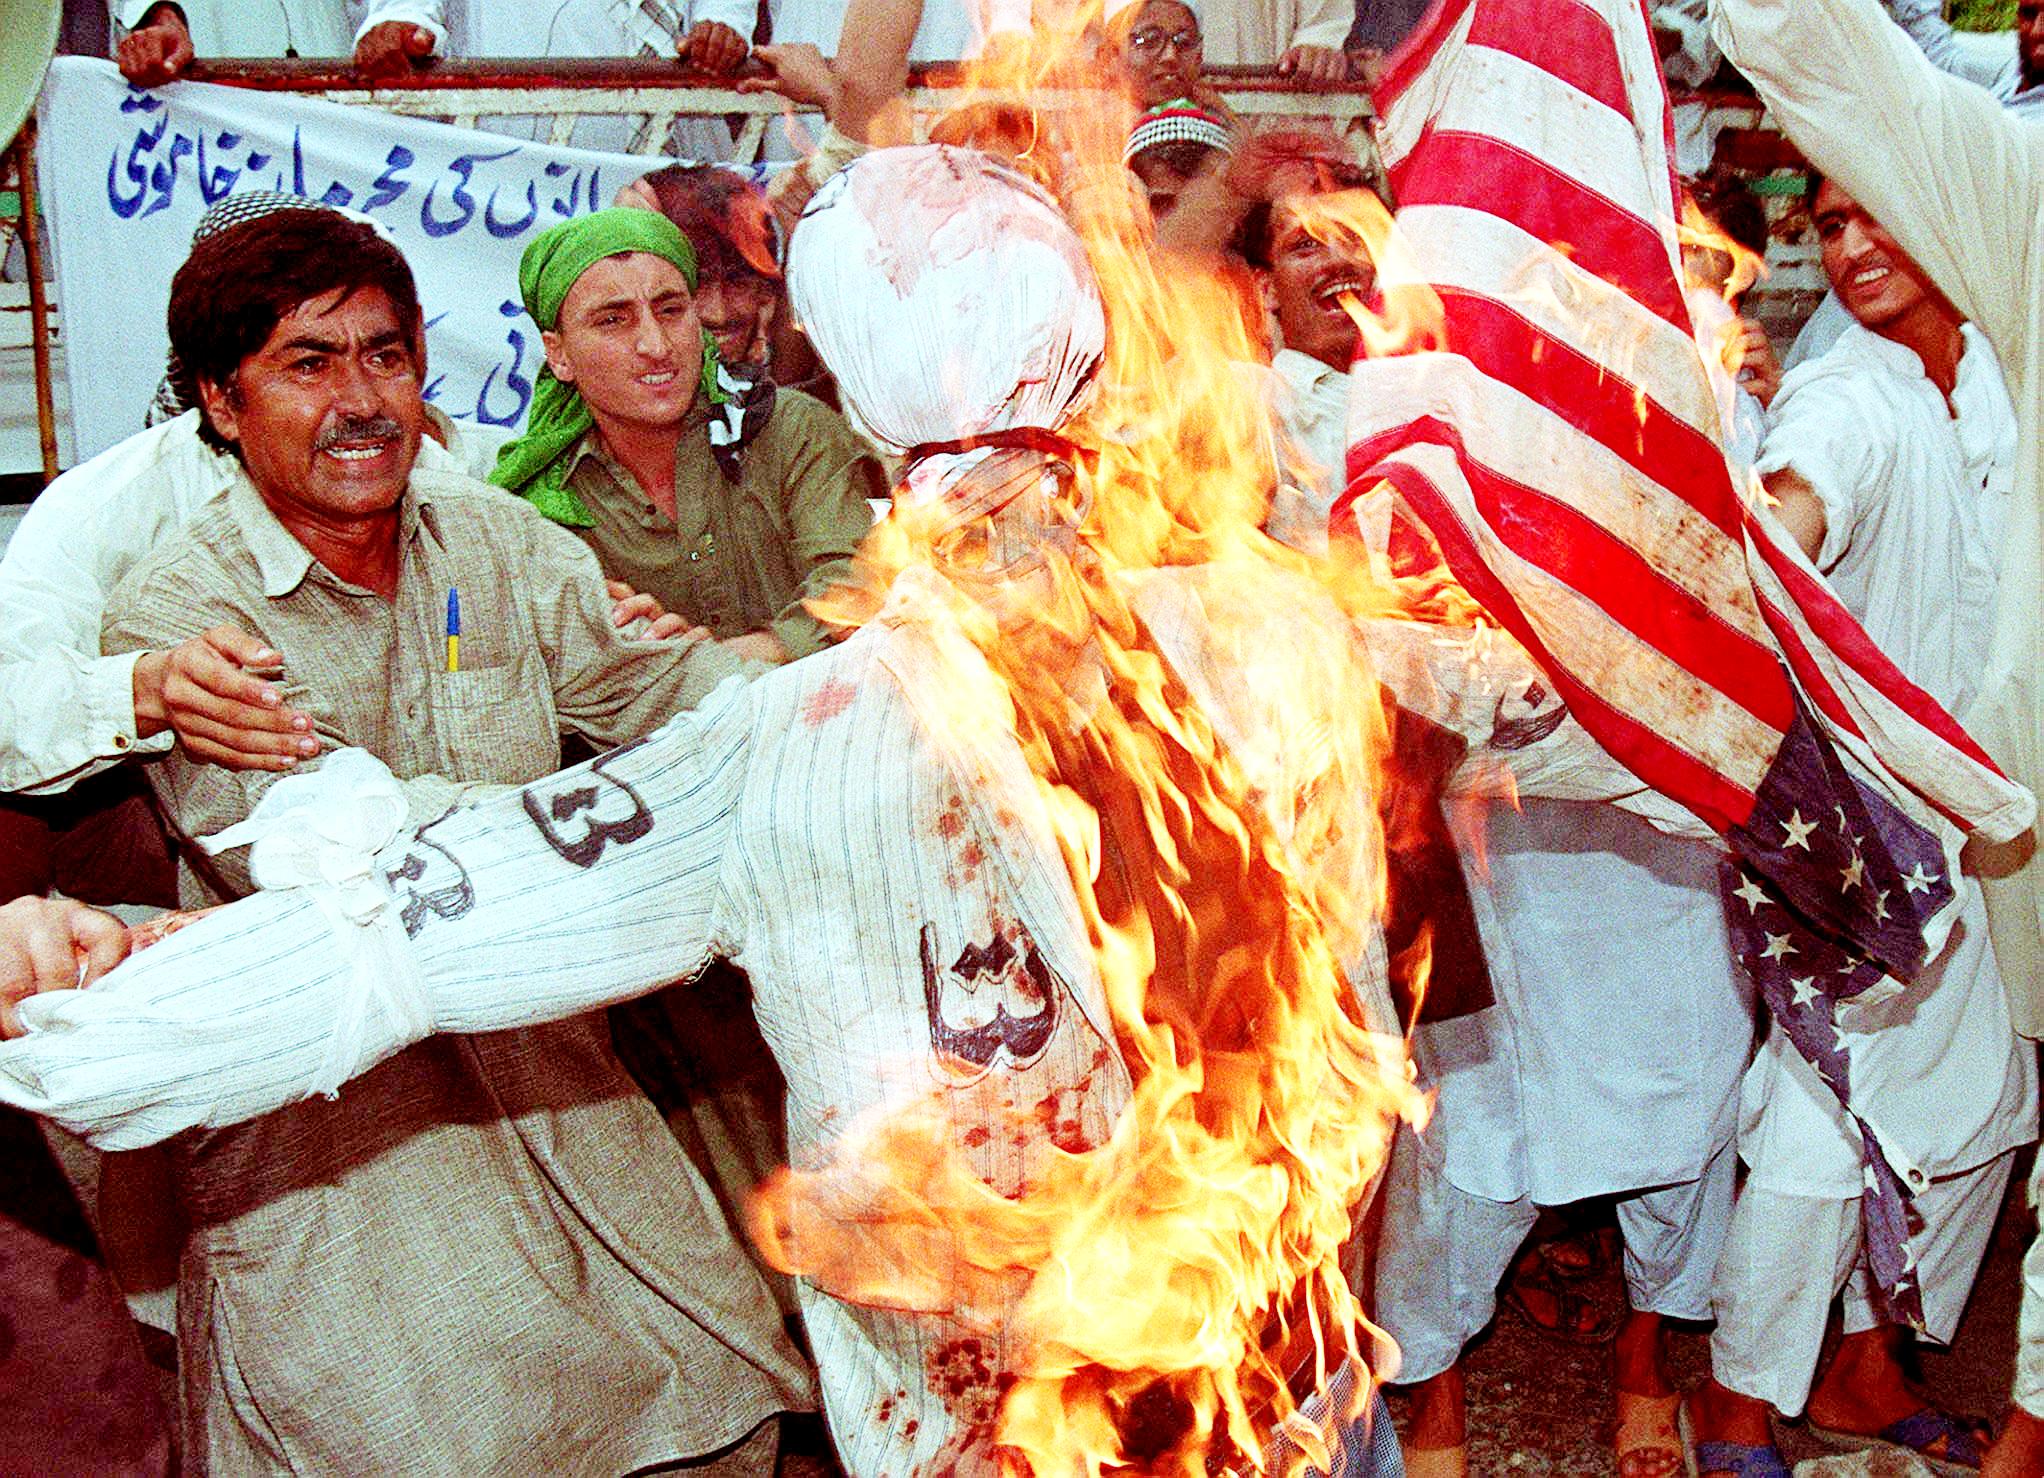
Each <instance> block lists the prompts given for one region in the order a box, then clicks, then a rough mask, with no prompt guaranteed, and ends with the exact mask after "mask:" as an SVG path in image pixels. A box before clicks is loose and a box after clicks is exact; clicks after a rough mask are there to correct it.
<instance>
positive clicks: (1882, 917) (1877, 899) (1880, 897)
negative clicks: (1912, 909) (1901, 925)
mask: <svg viewBox="0 0 2044 1478" xmlns="http://www.w3.org/2000/svg"><path fill="white" fill-rule="evenodd" d="M1874 922H1875V923H1877V924H1885V923H1887V922H1888V893H1887V890H1886V889H1885V888H1884V889H1882V890H1881V891H1880V892H1879V893H1876V894H1875V895H1874Z"/></svg>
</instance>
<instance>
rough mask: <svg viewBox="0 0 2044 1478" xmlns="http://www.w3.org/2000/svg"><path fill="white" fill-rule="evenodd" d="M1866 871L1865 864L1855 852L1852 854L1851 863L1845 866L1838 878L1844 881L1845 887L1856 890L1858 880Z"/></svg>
mask: <svg viewBox="0 0 2044 1478" xmlns="http://www.w3.org/2000/svg"><path fill="white" fill-rule="evenodd" d="M1866 871H1867V865H1866V862H1865V861H1864V860H1863V859H1862V858H1861V857H1860V855H1859V853H1857V852H1855V853H1853V854H1852V861H1850V862H1848V863H1846V864H1845V868H1844V870H1843V872H1841V873H1840V876H1841V877H1843V878H1844V879H1845V886H1846V887H1848V888H1857V887H1858V886H1859V885H1860V879H1861V878H1863V877H1865V876H1866Z"/></svg>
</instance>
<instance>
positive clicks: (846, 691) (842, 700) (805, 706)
mask: <svg viewBox="0 0 2044 1478" xmlns="http://www.w3.org/2000/svg"><path fill="white" fill-rule="evenodd" d="M858 696H859V690H858V689H857V688H855V687H853V686H852V685H851V684H850V683H848V682H845V681H844V680H843V679H841V678H835V677H833V678H829V679H827V680H825V682H824V683H823V685H822V686H821V687H819V688H818V689H817V690H816V691H815V692H813V693H811V694H810V695H809V696H808V697H807V698H806V699H804V700H803V702H802V722H803V723H804V724H805V725H806V726H808V727H809V728H812V729H817V728H821V727H822V726H823V725H825V724H827V723H829V722H830V721H831V720H832V719H834V718H836V717H837V716H838V715H839V714H841V713H843V712H844V711H845V710H846V709H847V708H850V707H851V706H852V700H853V699H854V698H856V697H858Z"/></svg>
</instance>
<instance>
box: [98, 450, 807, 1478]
mask: <svg viewBox="0 0 2044 1478" xmlns="http://www.w3.org/2000/svg"><path fill="white" fill-rule="evenodd" d="M399 537H400V539H401V540H402V544H403V554H402V560H401V566H400V572H399V578H398V589H397V592H396V596H395V598H394V599H388V600H386V599H384V598H382V597H380V596H378V595H376V594H374V593H373V592H371V591H368V590H365V589H363V588H361V587H359V586H355V585H351V584H349V583H348V582H346V581H343V580H341V579H339V578H337V577H336V576H334V575H333V574H332V573H331V572H330V571H328V570H327V569H326V568H325V567H324V566H322V565H320V564H319V563H318V562H317V561H316V560H314V559H313V558H312V557H311V555H310V554H309V553H308V552H307V551H306V550H305V549H304V547H303V546H302V545H300V544H299V543H298V542H297V540H296V539H294V538H293V537H292V536H291V535H290V534H289V533H288V532H287V531H286V530H285V529H284V527H283V526H282V525H281V524H279V523H278V522H277V521H276V519H275V518H274V517H273V516H272V515H271V514H270V512H269V510H268V509H267V508H266V507H265V506H264V504H263V502H262V500H261V498H260V496H259V495H258V494H257V492H256V490H255V488H254V487H253V486H252V485H251V484H250V483H249V482H248V480H247V479H246V478H245V477H241V476H237V477H236V479H235V482H234V485H233V486H232V487H230V488H229V489H228V491H227V493H226V494H225V495H224V496H223V497H222V498H221V499H219V500H217V501H216V502H215V503H214V504H213V505H212V506H211V507H209V508H208V509H206V510H205V511H204V512H202V513H201V514H200V515H199V516H198V517H196V518H195V519H194V520H193V521H192V522H191V524H190V525H189V526H188V527H187V529H186V530H185V532H184V533H183V534H182V535H181V536H179V537H177V538H174V539H172V540H171V541H169V542H168V543H166V544H165V545H163V546H162V547H160V548H159V549H158V550H157V551H156V552H155V553H154V554H152V555H151V556H150V557H149V558H147V559H146V560H144V561H143V562H142V564H141V565H139V566H138V567H137V568H136V570H135V571H134V572H133V573H132V574H131V575H130V576H129V578H128V579H127V580H126V581H125V582H124V583H123V584H122V586H121V587H120V588H119V589H118V590H117V591H116V592H115V594H114V597H113V599H112V601H111V602H110V604H109V606H108V615H107V625H106V640H107V645H108V649H109V650H127V649H132V648H136V647H147V646H160V645H165V644H167V643H169V642H172V641H175V640H178V639H181V638H182V637H183V636H184V635H187V634H189V633H191V632H194V631H200V630H204V629H205V628H206V627H208V626H211V625H213V624H215V623H216V622H220V621H231V622H233V623H235V624H236V625H239V626H242V627H244V628H246V629H247V630H249V631H251V632H253V633H256V634H257V635H259V636H261V637H262V638H263V639H264V640H265V641H267V642H269V643H270V644H271V645H272V646H274V647H275V648H276V649H277V650H278V651H280V652H282V653H284V655H285V661H286V663H287V668H286V672H285V683H284V686H285V690H286V697H287V699H288V701H289V702H291V703H292V704H294V705H296V706H298V707H299V708H301V709H303V710H304V711H306V712H307V713H309V714H311V715H312V716H313V718H314V721H315V724H316V726H317V728H318V731H319V733H320V734H321V736H322V737H324V738H326V739H328V740H330V741H332V742H333V743H335V744H357V745H361V746H363V747H365V748H368V749H370V750H371V751H373V752H374V753H376V754H377V755H378V756H380V757H381V758H382V759H383V760H384V761H385V762H386V763H388V764H389V765H390V766H391V767H392V768H393V770H394V771H395V772H396V773H398V774H399V775H401V776H407V777H411V778H409V779H408V780H407V781H406V782H405V783H406V788H407V791H408V795H409V798H410V800H411V803H412V812H413V815H412V821H413V822H414V823H418V824H422V832H421V835H420V837H419V841H420V842H423V843H424V844H425V845H424V846H423V847H420V848H419V855H429V856H433V857H436V858H437V857H440V856H442V855H444V854H441V853H439V852H438V850H437V849H435V848H434V847H433V842H432V835H433V833H432V829H431V826H430V823H431V822H433V821H434V820H435V819H437V818H438V816H439V815H440V813H441V812H442V811H443V810H444V809H445V808H446V806H447V804H448V803H449V802H450V801H451V800H452V799H453V798H454V797H455V796H456V795H458V794H459V793H460V792H461V790H462V789H463V787H464V786H465V785H470V784H482V783H518V782H524V781H531V780H534V779H536V778H538V777H539V776H541V775H543V774H545V773H546V772H547V771H549V770H551V769H552V768H553V767H554V765H555V762H556V757H557V754H558V749H559V741H560V735H561V733H562V731H563V730H564V729H565V730H572V731H575V732H578V733H581V734H584V735H586V736H587V737H589V738H591V739H593V740H595V741H597V742H599V743H604V744H608V743H612V742H616V741H619V740H623V739H628V738H633V737H636V736H638V735H640V734H643V733H645V732H646V731H648V730H650V729H652V728H653V727H655V726H656V725H657V724H658V723H659V722H660V721H661V720H662V719H664V718H665V717H667V716H668V715H669V714H671V713H672V712H674V711H675V710H676V709H678V708H681V707H685V706H688V705H689V704H691V703H693V702H694V701H696V700H697V699H699V698H700V697H702V696H703V695H704V694H706V693H707V692H708V690H709V688H710V687H711V686H712V685H713V684H714V683H715V682H716V681H718V680H719V679H721V678H722V677H725V676H727V675H729V674H730V673H732V672H734V671H736V670H738V668H739V666H740V664H738V663H737V662H736V661H735V660H734V659H731V658H729V657H728V656H726V655H725V654H724V653H723V652H721V651H719V650H717V649H716V648H714V647H706V646H695V647H692V646H690V645H689V644H685V643H683V644H670V643H661V642H634V641H627V640H624V639H622V638H620V637H619V636H618V635H617V634H616V632H615V631H614V630H613V628H612V626H611V623H610V603H609V601H608V599H607V598H606V597H605V595H604V592H603V586H602V582H601V578H600V577H599V575H598V573H597V570H596V565H595V561H594V559H593V558H592V557H591V556H590V555H589V553H588V552H587V551H586V550H585V549H583V547H582V546H581V545H580V544H579V543H577V542H576V540H575V539H574V538H573V537H572V536H570V535H569V534H567V533H566V532H564V531H562V530H560V529H556V528H554V527H553V526H552V525H550V524H548V523H547V522H546V521H545V520H544V519H543V518H541V517H540V516H539V515H538V514H537V513H535V512H534V511H533V510H532V509H531V508H530V507H528V506H527V505H526V504H525V503H523V502H522V501H520V500H518V499H516V498H512V497H509V496H507V495H505V494H503V493H501V492H498V491H497V490H495V489H493V488H488V487H485V486H483V485H482V484H479V483H474V482H470V481H469V480H467V479H466V478H460V477H454V476H436V475H432V474H424V473H416V474H415V475H414V477H413V481H412V486H411V490H410V492H409V493H408V495H407V497H406V500H405V503H404V506H403V513H402V525H401V529H400V535H399ZM450 587H451V588H454V589H456V590H458V591H459V592H460V595H461V608H462V631H461V647H460V667H459V670H458V671H454V672H450V671H448V670H447V661H446V631H445V622H446V606H447V592H448V590H449V588H450ZM150 774H151V779H152V781H153V782H154V783H155V785H156V789H157V794H158V797H159V799H160V800H161V801H162V802H163V804H164V807H165V809H166V810H167V812H168V813H169V815H170V819H171V821H172V822H173V824H174V826H175V827H176V828H177V830H178V831H180V832H181V833H182V834H183V835H184V836H185V837H193V836H200V835H204V834H206V833H208V832H211V831H214V830H217V829H218V828H219V827H221V826H223V825H225V824H227V823H229V822H232V821H235V820H238V819H240V818H241V817H243V816H245V815H246V814H247V812H248V811H249V809H250V808H251V807H252V806H253V805H254V803H255V800H256V798H257V796H258V795H259V794H260V792H261V791H262V790H263V789H264V788H265V786H266V785H267V784H268V783H270V778H271V777H268V776H266V775H248V774H234V773H230V772H228V771H224V770H219V769H216V768H213V767H209V766H203V765H197V764H193V763H191V762H190V761H189V760H188V759H187V758H186V757H185V755H184V754H183V753H182V752H181V751H178V752H173V753H172V754H171V755H169V756H167V757H166V758H165V759H163V760H162V761H159V762H155V763H152V764H151V766H150ZM213 866H214V872H213V874H212V876H211V877H210V878H209V879H208V881H209V882H210V883H211V885H212V886H211V887H205V886H201V885H200V880H198V879H196V878H193V879H188V880H187V881H188V882H190V883H192V884H193V886H194V889H195V891H194V897H195V898H198V897H212V896H216V895H217V893H218V892H222V891H224V892H240V891H245V890H246V887H247V881H246V876H245V872H244V870H243V867H242V866H241V860H240V857H239V854H230V855H228V856H226V857H224V858H222V859H220V860H219V862H218V863H217V864H215V865H213ZM451 868H452V864H451V863H450V869H451ZM392 881H393V884H394V885H395V886H397V887H399V888H400V889H401V890H404V891H405V892H407V893H409V895H410V897H411V898H412V899H413V901H414V903H415V904H416V906H417V907H418V909H419V913H420V917H421V918H423V917H425V916H427V915H429V914H433V913H437V912H439V911H441V910H443V909H451V908H453V907H455V906H456V902H455V898H456V895H457V894H458V893H459V891H460V888H461V886H462V883H461V882H460V881H459V880H458V879H457V878H455V877H454V876H452V875H450V876H449V877H440V876H436V875H432V874H431V870H430V869H427V870H425V871H423V872H422V873H421V875H420V876H417V877H410V876H394V877H393V879H392ZM646 927H648V928H658V927H659V925H658V924H656V923H652V922H649V923H648V924H647V926H646ZM531 965H532V968H533V969H535V970H537V971H544V970H545V969H547V968H548V965H549V961H548V960H547V959H544V958H538V957H535V958H534V959H533V960H532V961H531ZM275 969H276V971H277V973H278V975H279V976H280V977H282V978H285V979H288V978H289V976H290V975H291V973H292V970H293V965H292V962H291V961H290V960H289V959H288V958H286V959H280V960H278V961H277V962H276V965H275ZM248 984H249V987H250V988H251V989H257V990H259V989H262V988H263V980H262V979H261V978H258V977H254V976H251V977H250V978H249V980H248ZM171 1151H172V1159H173V1164H174V1170H175V1177H176V1183H177V1189H178V1193H179V1197H180V1200H181V1202H182V1209H183V1211H184V1213H185V1216H186V1219H187V1221H188V1223H189V1226H190V1232H189V1234H188V1236H187V1239H186V1247H185V1256H184V1265H183V1269H182V1273H181V1277H180V1280H179V1307H178V1318H179V1325H180V1329H179V1335H180V1346H181V1350H182V1352H183V1356H184V1372H183V1373H184V1379H185V1429H186V1449H185V1450H186V1456H187V1464H188V1467H189V1469H190V1471H193V1472H198V1473H204V1472H207V1471H209V1470H217V1471H220V1472H223V1473H225V1472H233V1473H243V1472H285V1471H289V1472H300V1473H305V1472H320V1473H396V1472H415V1473H429V1472H430V1473H443V1472H462V1473H508V1472H534V1473H537V1472H548V1473H553V1472H559V1473H587V1474H617V1473H624V1472H628V1471H631V1470H633V1469H635V1468H638V1467H641V1466H644V1465H648V1464H655V1463H668V1462H674V1461H677V1460H679V1459H682V1458H685V1457H691V1456H695V1455H698V1454H702V1453H706V1452H710V1451H714V1450H715V1449H717V1448H720V1447H723V1446H725V1445H726V1444H728V1443H731V1442H733V1441H735V1440H737V1439H738V1438H740V1437H742V1436H744V1435H745V1434H746V1433H747V1432H748V1431H750V1430H751V1429H752V1428H753V1427H755V1426H756V1425H757V1424H758V1423H759V1422H760V1421H762V1420H763V1419H765V1418H766V1417H768V1416H770V1415H771V1414H772V1413H773V1412H775V1411H777V1410H780V1409H782V1408H788V1407H791V1408H803V1407H807V1406H811V1405H813V1404H814V1399H815V1398H814V1396H813V1393H812V1389H811V1385H810V1379H809V1376H808V1373H807V1371H806V1370H805V1369H804V1368H803V1366H802V1363H801V1361H800V1359H799V1357H798V1356H796V1354H795V1353H794V1351H793V1350H792V1348H791V1347H790V1346H789V1344H788V1342H787V1339H786V1336H785V1334H784V1333H783V1331H782V1328H781V1324H780V1320H779V1316H778V1313H777V1311H776V1309H775V1307H774V1305H773V1303H772V1301H771V1298H770V1297H769V1295H768V1293H767V1290H766V1288H765V1285H764V1283H763V1282H762V1280H761V1279H760V1276H759V1274H758V1273H757V1271H756V1270H755V1268H754V1267H753V1265H752V1263H751V1262H750V1261H749V1260H748V1259H747V1258H746V1256H745V1254H744V1252H743V1251H742V1250H741V1248H740V1247H739V1246H738V1244H737V1242H736V1240H735V1238H734V1236H733V1234H732V1232H731V1230H730V1228H729V1226H728V1224H727V1223H726V1222H725V1221H724V1219H723V1217H722V1215H721V1214H720V1213H719V1212H718V1210H717V1208H716V1204H715V1202H714V1200H713V1198H712V1196H711V1194H710V1192H709V1190H708V1188H707V1187H706V1186H705V1185H704V1184H703V1181H702V1179H701V1177H700V1175H699V1174H698V1173H697V1172H696V1170H695V1169H694V1167H693V1166H692V1165H691V1164H690V1163H689V1161H688V1160H687V1158H686V1157H685V1156H684V1155H683V1154H682V1152H681V1150H680V1148H679V1146H678V1145H677V1144H676V1143H675V1141H674V1139H673V1137H672V1136H671V1135H670V1134H669V1132H668V1130H667V1128H666V1126H665V1125H664V1124H663V1123H662V1121H661V1119H660V1117H659V1115H658V1114H657V1113H656V1112H655V1111H654V1109H653V1107H652V1105H651V1104H650V1103H649V1102H647V1100H646V1098H645V1096H644V1095H643V1094H641V1093H640V1092H639V1091H638V1090H637V1089H636V1088H635V1087H634V1085H633V1084H632V1082H631V1080H630V1079H629V1078H628V1077H626V1075H625V1073H624V1072H623V1070H622V1069H621V1068H620V1067H619V1066H618V1062H617V1058H616V1056H615V1055H614V1053H613V1052H612V1050H611V1045H610V1039H609V1032H608V1028H607V1026H606V1024H605V1022H604V1019H603V1018H602V1016H600V1015H584V1016H579V1017H574V1018H572V1019H569V1020H566V1021H563V1022H560V1023H558V1024H555V1025H549V1026H542V1027H536V1028H532V1029H529V1030H519V1031H506V1032H497V1033H492V1034H488V1035H483V1036H477V1037H472V1038H461V1039H455V1038H446V1039H440V1040H435V1041H428V1042H424V1043H421V1044H419V1045H418V1046H415V1047H412V1048H410V1049H408V1050H406V1051H403V1052H400V1053H399V1054H397V1055H396V1056H394V1057H392V1058H390V1059H389V1060H388V1061H386V1062H384V1063H383V1064H381V1065H380V1066H379V1067H377V1068H375V1069H374V1070H373V1071H372V1072H370V1073H369V1074H368V1075H366V1076H365V1077H363V1078H362V1079H360V1080H359V1081H357V1082H355V1083H353V1084H350V1085H349V1086H348V1087H347V1089H346V1090H345V1091H344V1092H343V1093H342V1094H341V1096H340V1097H339V1098H337V1099H334V1100H327V1099H318V1098H315V1099H311V1100H308V1101H306V1102H303V1103H298V1104H294V1105H292V1106H291V1107H288V1108H285V1109H282V1110H280V1111H278V1112H276V1113H272V1114H268V1115H265V1116H264V1117H262V1118H259V1119H255V1120H253V1121H251V1122H249V1123H246V1124H242V1125H239V1126H236V1127H234V1128H231V1129H223V1130H215V1131H202V1132H194V1133H189V1134H186V1135H183V1136H181V1137H180V1138H179V1139H178V1140H176V1141H175V1142H174V1143H173V1144H172V1146H171Z"/></svg>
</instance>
